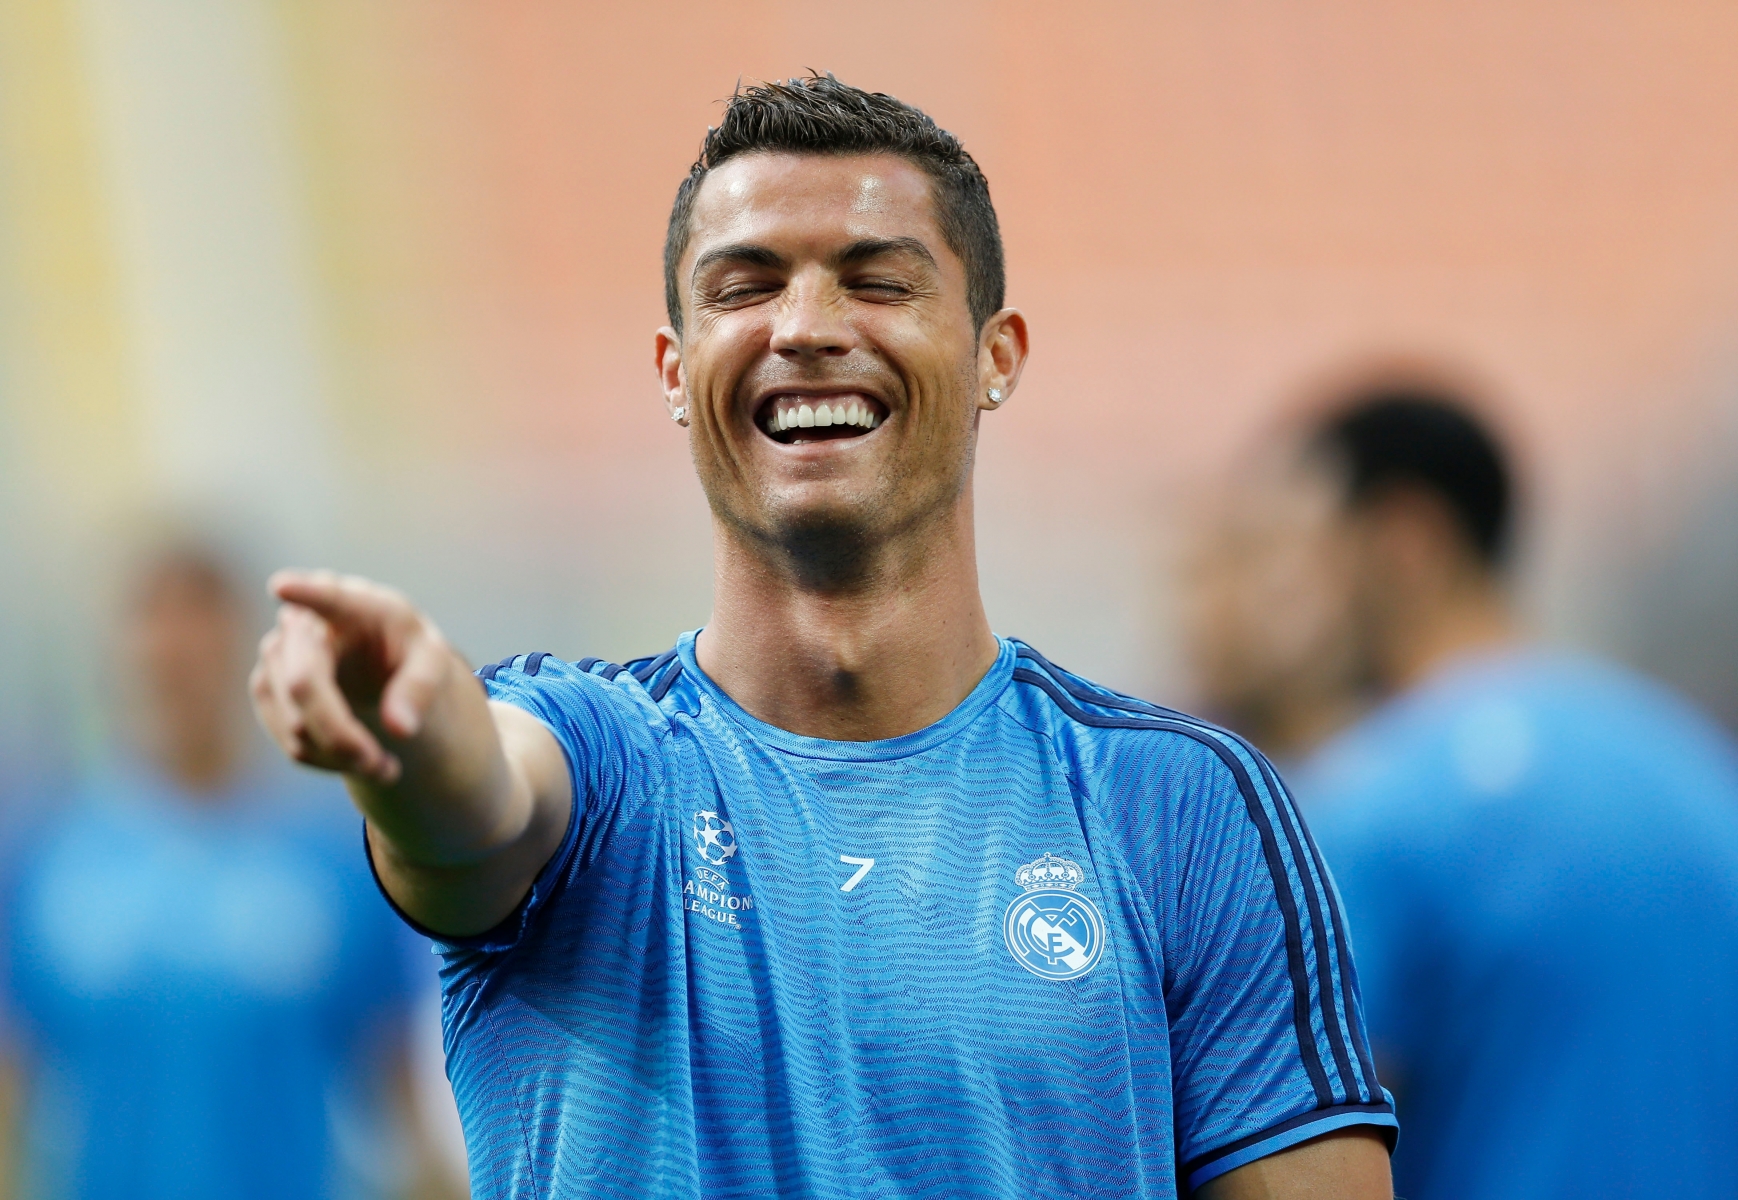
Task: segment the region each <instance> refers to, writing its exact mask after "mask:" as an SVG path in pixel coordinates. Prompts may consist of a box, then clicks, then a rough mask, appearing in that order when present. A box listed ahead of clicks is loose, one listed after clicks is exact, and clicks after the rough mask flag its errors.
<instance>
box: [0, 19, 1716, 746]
mask: <svg viewBox="0 0 1738 1200" xmlns="http://www.w3.org/2000/svg"><path fill="white" fill-rule="evenodd" d="M1735 53H1738V7H1734V6H1733V5H1731V4H1730V3H1727V2H1724V0H1713V2H1709V3H1661V2H1659V0H1634V2H1625V3H1613V2H1610V0H1593V2H1589V0H1558V2H1552V3H1544V2H1540V3H1526V4H1516V3H1513V2H1512V0H1455V2H1453V3H1449V2H1446V0H1440V2H1434V3H1421V4H1407V5H1395V4H1392V3H1386V2H1384V0H1357V2H1353V0H1332V2H1329V3H1323V4H1316V5H1309V6H1283V5H1282V6H1274V5H1270V4H1258V3H1250V2H1247V0H1203V2H1200V3H1189V4H1126V5H1123V4H1109V3H1096V2H1091V0H1083V2H1080V3H1073V4H1067V5H1055V4H1040V3H995V4H992V3H987V2H984V3H976V2H966V0H954V2H950V3H943V4H937V3H934V2H933V0H930V2H924V3H916V2H910V0H884V2H883V3H879V4H875V5H867V6H866V5H862V4H849V5H847V4H833V3H821V2H816V0H804V2H802V3H796V2H794V0H778V2H775V0H765V2H760V3H752V4H743V3H707V4H686V3H669V4H661V5H633V4H619V3H609V4H606V3H578V2H575V0H497V2H491V3H487V4H483V3H470V2H461V0H278V2H275V3H274V2H270V0H0V502H3V504H4V524H3V527H0V556H3V557H0V580H3V582H0V668H3V672H0V730H3V731H4V732H3V733H0V739H3V740H4V742H5V743H6V744H7V745H8V746H9V747H10V750H11V752H12V753H14V754H17V753H22V752H25V751H26V750H28V751H30V752H31V753H32V754H39V753H40V752H43V751H45V750H50V749H52V750H55V751H56V752H58V753H62V754H66V755H76V754H77V753H79V752H80V747H81V745H84V744H86V743H88V742H90V741H91V739H90V738H89V737H88V736H87V735H88V733H89V731H90V730H92V729H94V728H96V725H95V714H97V713H99V712H100V708H101V704H100V700H101V697H100V696H98V695H96V694H95V693H94V690H93V689H92V687H91V686H90V685H89V683H88V680H89V679H90V678H91V677H92V674H93V673H92V672H91V671H90V669H89V668H90V663H91V660H92V659H93V657H94V656H96V655H97V654H99V653H100V642H99V641H98V640H96V639H94V638H93V636H92V634H91V628H92V626H91V624H90V622H91V621H92V619H93V617H94V616H95V614H96V612H97V609H98V607H99V605H98V598H99V597H100V594H101V587H100V584H101V577H102V571H103V567H104V563H105V562H106V560H107V557H108V556H109V555H110V554H111V553H112V550H113V547H114V545H115V539H116V538H117V537H118V536H119V533H118V531H119V530H121V529H123V528H124V527H125V525H126V522H127V521H128V520H129V519H130V518H131V517H132V516H133V515H135V514H137V513H139V512H141V511H146V510H151V509H155V508H161V507H164V506H170V507H174V508H177V509H182V510H186V509H190V508H191V509H198V510H203V511H205V512H207V513H209V514H212V515H214V516H215V517H216V518H217V519H220V520H221V521H222V522H223V523H225V524H226V526H227V527H228V528H230V529H231V530H232V531H239V532H240V533H242V534H243V535H245V536H247V537H248V538H249V540H250V542H251V545H252V550H253V555H254V557H255V559H256V561H257V564H258V565H259V567H260V568H261V569H262V570H263V569H264V567H265V566H267V565H270V564H272V563H275V562H278V561H294V562H301V563H324V564H331V565H335V566H339V567H342V568H345V569H350V570H356V571H362V572H366V573H369V574H372V575H375V576H378V577H380V578H383V579H386V580H390V581H393V582H395V583H398V584H400V585H402V586H404V587H405V588H407V589H409V590H410V591H411V592H412V593H413V594H415V595H416V596H417V597H419V598H420V599H421V600H422V601H423V602H424V603H426V604H427V605H428V606H429V608H431V609H432V610H433V611H434V612H435V613H436V614H438V615H439V617H440V619H441V621H442V622H443V624H444V625H445V626H446V627H447V628H448V630H449V631H450V632H451V633H452V634H453V635H455V637H456V638H457V640H458V641H459V642H460V643H461V645H462V646H463V647H464V648H465V649H466V650H467V651H468V652H469V653H470V654H471V655H472V656H473V657H475V658H478V659H484V658H493V657H498V656H500V655H502V654H505V653H508V652H512V651H522V650H530V649H547V650H551V651H554V652H557V653H559V654H562V655H564V656H577V655H579V654H581V653H596V654H600V655H607V656H615V657H620V656H626V655H630V654H638V653H645V652H649V651H654V650H656V649H658V648H660V647H662V646H664V645H667V644H668V642H669V641H670V639H671V636H672V634H673V633H674V632H675V631H676V630H677V629H679V628H684V627H689V626H692V625H695V624H697V623H699V622H700V621H701V620H702V619H703V618H704V616H705V614H706V612H707V607H708V588H709V565H708V561H707V555H706V546H707V537H708V535H707V523H706V517H705V511H704V507H703V503H702V500H701V497H700V494H699V491H698V488H697V487H696V485H695V484H694V482H693V481H692V479H691V476H690V473H689V471H688V468H687V466H686V462H685V460H686V452H685V446H684V443H683V440H682V438H681V436H680V435H679V434H678V432H677V431H676V430H675V429H674V428H673V427H672V426H671V425H670V423H669V421H668V420H667V419H666V418H665V417H664V415H663V412H662V408H661V405H660V403H659V399H658V396H657V392H656V389H655V387H654V381H653V375H652V371H651V341H650V338H651V332H652V330H653V329H654V328H655V327H656V326H657V325H658V324H659V323H660V322H661V320H662V314H661V311H660V307H661V292H660V280H659V266H658V263H659V247H660V239H661V235H662V230H663V225H664V220H665V214H666V212H667V207H668V203H669V200H670V197H671V195H672V194H673V190H674V188H675V186H676V183H677V182H678V180H679V179H680V178H681V175H682V172H683V170H684V168H685V167H686V165H687V163H688V161H689V160H690V158H691V157H692V154H693V152H694V150H695V147H696V146H697V144H698V142H699V139H700V136H701V133H702V132H703V130H704V128H705V126H706V124H707V123H708V121H709V120H710V119H712V118H713V117H714V115H715V114H716V113H717V111H718V109H717V102H718V101H719V100H720V99H721V98H722V97H724V96H725V95H727V94H728V93H729V92H730V90H731V88H732V86H733V85H734V84H735V82H736V80H737V79H738V78H739V77H777V76H784V75H789V74H791V73H794V72H797V71H799V70H801V69H803V68H807V67H815V68H821V69H831V70H834V71H836V72H837V73H838V74H839V75H840V76H841V77H842V78H844V79H846V80H849V81H851V82H854V83H860V84H863V85H866V86H870V87H874V88H878V89H882V90H886V91H890V92H893V93H895V94H897V95H899V96H901V97H902V98H904V99H907V100H910V101H913V102H915V103H917V104H920V105H922V106H923V107H925V108H926V109H928V110H929V111H931V112H932V113H933V114H934V115H935V116H936V117H937V118H938V119H939V120H940V121H941V122H942V123H943V124H945V125H947V126H948V127H950V128H952V129H954V130H956V131H957V132H959V133H960V134H961V135H962V136H963V137H964V138H965V140H966V143H967V145H968V146H970V147H971V148H972V150H973V152H974V153H975V154H976V155H977V156H978V158H979V159H980V161H981V162H982V164H983V165H984V167H985V170H986V172H987V173H988V175H989V178H990V180H991V183H992V186H993V188H994V191H995V195H996V199H997V202H998V205H999V208H1000V210H1001V213H1002V217H1003V221H1004V228H1005V232H1006V236H1007V241H1008V247H1009V253H1010V262H1011V284H1012V288H1011V300H1012V302H1013V303H1015V304H1018V305H1020V306H1021V307H1023V308H1024V309H1025V310H1026V311H1027V312H1028V314H1029V315H1030V317H1031V319H1032V321H1033V327H1034V331H1035V355H1034V358H1033V361H1032V365H1031V368H1030V371H1029V373H1028V375H1027V378H1026V382H1025V385H1024V386H1023V388H1022V389H1021V391H1020V393H1019V395H1018V397H1017V398H1016V399H1015V400H1014V402H1013V403H1012V404H1011V405H1010V406H1009V407H1008V408H1007V409H1006V410H1004V411H1003V412H1000V413H998V414H997V415H995V416H994V417H992V418H990V419H988V420H987V421H986V423H985V432H984V446H983V451H982V454H981V458H980V461H981V468H980V489H981V493H980V494H981V502H980V506H979V513H980V518H979V519H980V526H981V531H982V542H983V555H982V557H983V574H984V583H985V589H986V592H987V595H988V598H989V603H990V609H991V615H992V619H993V620H994V622H995V624H996V626H997V628H999V629H1001V630H1003V631H1005V632H1008V633H1014V634H1019V635H1021V636H1024V637H1027V638H1029V639H1030V640H1032V641H1034V642H1035V643H1037V644H1038V645H1040V646H1041V647H1042V648H1043V649H1044V650H1045V651H1046V652H1047V653H1048V654H1050V655H1051V656H1052V657H1054V658H1056V659H1057V660H1059V661H1061V662H1063V663H1066V664H1068V665H1069V666H1071V667H1074V668H1076V669H1078V670H1082V671H1085V672H1087V673H1090V674H1093V675H1095V676H1098V677H1100V678H1102V679H1104V680H1106V681H1107V682H1110V683H1113V684H1115V685H1118V686H1121V687H1124V688H1128V689H1133V690H1138V691H1143V692H1147V693H1153V694H1157V695H1160V696H1167V697H1174V696H1176V694H1177V689H1178V680H1176V679H1175V678H1173V675H1174V669H1173V667H1172V665H1171V664H1172V661H1173V655H1172V652H1171V649H1170V646H1169V642H1168V638H1169V630H1168V624H1167V620H1166V617H1165V588H1164V575H1163V569H1162V564H1163V561H1164V556H1163V552H1162V551H1163V546H1164V540H1165V537H1166V530H1167V523H1168V521H1169V519H1170V515H1171V514H1172V512H1173V511H1174V506H1175V504H1176V502H1177V501H1178V499H1179V498H1180V497H1183V496H1186V495H1187V494H1188V493H1189V491H1190V489H1191V488H1192V487H1193V486H1194V483H1195V481H1198V480H1200V479H1201V478H1202V477H1204V476H1205V475H1208V474H1210V473H1212V472H1213V471H1215V470H1217V469H1219V468H1220V467H1221V466H1222V465H1223V464H1224V463H1225V462H1227V461H1228V460H1229V459H1230V456H1231V455H1232V454H1233V453H1234V451H1235V450H1236V448H1237V447H1238V446H1239V445H1240V444H1241V443H1242V442H1243V441H1244V440H1245V439H1247V438H1248V437H1249V436H1251V434H1252V433H1253V432H1254V431H1255V430H1257V429H1258V428H1259V427H1260V426H1261V425H1262V424H1263V422H1265V421H1267V420H1269V419H1270V418H1271V417H1272V415H1273V414H1274V413H1275V412H1276V411H1277V410H1279V409H1280V408H1282V407H1284V406H1285V405H1287V404H1289V403H1292V402H1293V401H1294V400H1295V399H1296V398H1297V397H1298V395H1299V394H1300V392H1301V390H1302V389H1305V388H1306V387H1307V386H1308V384H1309V383H1310V381H1311V380H1316V379H1320V378H1322V377H1323V376H1324V374H1327V373H1333V372H1336V371H1339V370H1342V369H1345V368H1348V367H1353V366H1356V365H1357V364H1359V363H1361V362H1364V361H1368V360H1371V359H1373V358H1380V359H1393V358H1396V357H1400V358H1406V357H1414V358H1417V359H1419V360H1421V361H1426V362H1430V363H1436V364H1442V365H1444V366H1446V367H1449V368H1451V369H1454V370H1457V371H1466V372H1470V373H1472V374H1474V375H1475V376H1476V377H1477V378H1479V379H1481V380H1484V381H1486V383H1488V385H1489V386H1490V388H1491V391H1492V394H1493V397H1494V399H1495V401H1496V402H1498V403H1499V404H1500V405H1501V406H1502V412H1503V413H1504V414H1505V424H1506V425H1507V427H1508V428H1509V429H1510V430H1511V431H1512V433H1513V435H1514V436H1515V438H1516V439H1517V440H1518V441H1519V443H1520V444H1521V446H1522V447H1523V450H1524V457H1525V461H1526V463H1527V465H1528V466H1529V468H1530V469H1531V472H1532V476H1533V479H1534V481H1535V485H1536V486H1535V488H1534V500H1535V502H1536V508H1537V510H1538V516H1539V520H1538V522H1537V525H1536V528H1537V535H1536V538H1535V540H1534V542H1533V544H1532V545H1533V549H1534V551H1535V553H1534V555H1533V567H1532V569H1531V572H1530V575H1529V580H1528V586H1529V593H1530V596H1531V598H1532V603H1533V606H1534V609H1535V611H1536V612H1537V613H1538V615H1539V619H1540V621H1541V622H1542V624H1543V625H1544V626H1545V627H1546V628H1547V629H1548V630H1550V631H1552V632H1554V633H1557V634H1559V635H1562V636H1565V637H1568V638H1571V639H1575V640H1581V641H1584V642H1594V643H1598V644H1603V645H1607V646H1612V647H1616V648H1619V649H1621V650H1624V651H1625V652H1627V653H1629V654H1631V655H1632V656H1634V657H1638V658H1641V659H1643V660H1645V661H1646V662H1649V663H1653V664H1655V665H1659V666H1662V667H1664V668H1667V669H1670V670H1672V671H1674V672H1676V673H1677V674H1678V675H1679V676H1680V677H1681V678H1684V679H1686V680H1688V681H1689V682H1690V683H1691V684H1692V685H1694V686H1696V687H1698V688H1699V689H1700V690H1701V691H1702V692H1703V694H1704V695H1705V696H1706V697H1707V698H1709V699H1710V700H1712V701H1714V702H1716V703H1718V704H1720V705H1722V706H1724V711H1725V713H1726V714H1727V716H1728V718H1729V719H1738V699H1735V698H1734V696H1733V694H1732V693H1733V691H1734V689H1738V616H1735V615H1734V612H1733V610H1734V609H1738V605H1734V604H1733V603H1732V598H1733V589H1734V587H1738V527H1735V526H1738V519H1735V518H1734V515H1733V514H1734V512H1738V501H1735V500H1734V498H1733V494H1732V490H1731V489H1732V484H1731V480H1732V479H1733V477H1734V471H1733V465H1734V463H1735V462H1738V339H1735V338H1734V330H1735V328H1738V72H1733V71H1732V70H1731V69H1730V65H1731V63H1732V61H1733V56H1734V54H1735ZM1721 655H1723V656H1724V658H1719V657H1718V656H1721ZM1710 663H1712V664H1713V666H1710ZM1720 663H1725V664H1728V666H1727V667H1721V666H1720V665H1719V664H1720Z"/></svg>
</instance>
